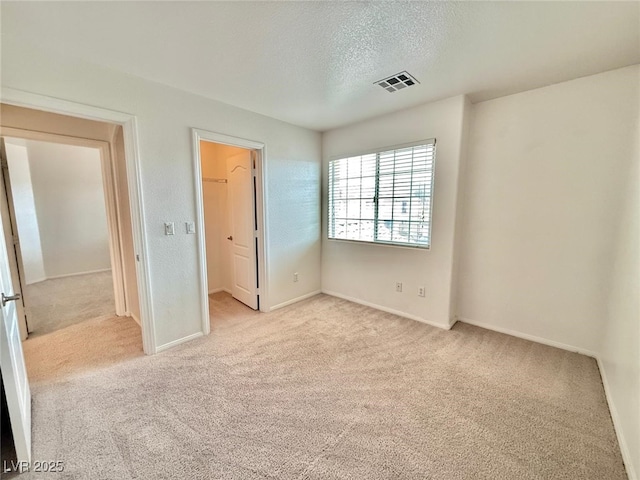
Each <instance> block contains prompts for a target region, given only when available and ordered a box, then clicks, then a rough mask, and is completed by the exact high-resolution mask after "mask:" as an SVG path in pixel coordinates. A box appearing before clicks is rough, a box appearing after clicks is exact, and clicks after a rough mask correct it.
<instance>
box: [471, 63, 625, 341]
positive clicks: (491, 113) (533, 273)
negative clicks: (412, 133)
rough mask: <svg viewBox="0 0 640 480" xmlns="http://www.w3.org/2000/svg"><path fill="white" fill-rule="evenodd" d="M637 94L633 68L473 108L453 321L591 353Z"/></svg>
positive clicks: (599, 330) (600, 326) (602, 311)
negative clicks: (526, 336)
mask: <svg viewBox="0 0 640 480" xmlns="http://www.w3.org/2000/svg"><path fill="white" fill-rule="evenodd" d="M637 89H638V67H637V66H636V67H629V68H625V69H620V70H615V71H612V72H607V73H603V74H600V75H594V76H591V77H585V78H581V79H577V80H573V81H570V82H565V83H561V84H557V85H552V86H549V87H545V88H541V89H537V90H532V91H529V92H524V93H520V94H516V95H511V96H508V97H503V98H499V99H496V100H491V101H487V102H482V103H478V104H476V105H475V107H474V110H475V112H474V119H473V123H472V128H471V134H470V140H469V141H470V144H469V155H468V158H469V161H468V165H467V168H468V170H467V176H466V181H467V184H466V188H465V202H464V209H463V211H464V218H465V220H464V226H463V237H462V238H463V239H464V243H463V247H462V249H461V266H460V285H459V297H458V315H459V318H460V319H463V320H468V321H471V322H475V323H479V324H482V325H485V326H489V327H491V328H496V329H503V330H507V331H514V332H519V333H520V334H527V335H531V336H534V337H540V338H542V339H545V340H547V341H553V342H557V343H559V344H562V345H565V346H569V347H570V348H574V349H576V350H581V351H586V352H592V353H593V352H597V351H598V348H599V341H600V338H601V336H602V334H603V333H604V323H603V321H602V319H603V318H605V316H606V305H607V293H608V289H607V281H608V276H609V268H610V265H611V263H612V261H613V257H612V249H611V243H612V240H613V238H614V234H613V232H615V228H616V217H615V215H613V213H614V212H615V211H616V209H617V206H618V205H617V202H618V198H619V197H618V195H619V191H620V189H621V186H622V185H623V182H624V180H625V178H626V175H627V172H628V168H627V165H628V162H629V159H630V158H631V155H632V141H631V138H632V133H633V128H634V125H635V123H634V122H635V116H636V115H637V102H636V100H637V98H638V95H637Z"/></svg>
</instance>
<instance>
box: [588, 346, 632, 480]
mask: <svg viewBox="0 0 640 480" xmlns="http://www.w3.org/2000/svg"><path fill="white" fill-rule="evenodd" d="M595 358H596V362H597V363H598V370H600V378H602V386H603V387H604V396H605V398H606V399H607V404H608V405H609V413H610V414H611V421H612V422H613V429H614V430H615V432H616V438H617V439H618V446H619V447H620V453H621V454H622V461H623V462H624V466H625V469H626V470H627V476H628V477H629V480H638V475H637V473H636V471H635V469H634V466H633V461H632V459H631V451H630V450H629V446H628V445H627V442H626V441H625V438H624V434H623V433H622V420H620V415H619V414H618V410H617V409H616V405H615V403H613V396H612V395H611V388H610V387H609V381H608V380H607V374H606V373H605V372H606V370H605V368H604V364H603V363H602V360H601V359H600V357H599V356H596V357H595Z"/></svg>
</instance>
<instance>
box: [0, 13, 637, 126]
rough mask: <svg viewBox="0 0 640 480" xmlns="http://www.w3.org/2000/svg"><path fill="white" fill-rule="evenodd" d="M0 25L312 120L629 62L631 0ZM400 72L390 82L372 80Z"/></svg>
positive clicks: (47, 43)
mask: <svg viewBox="0 0 640 480" xmlns="http://www.w3.org/2000/svg"><path fill="white" fill-rule="evenodd" d="M0 8H1V14H2V36H3V39H11V41H12V42H11V43H12V44H13V45H16V44H17V45H19V44H20V42H29V43H33V44H36V45H37V46H40V47H43V48H47V49H53V50H57V51H60V52H63V53H65V54H67V55H71V56H74V57H77V58H81V59H84V60H86V61H89V62H92V63H97V64H100V65H103V66H106V67H110V68H113V69H117V70H121V71H124V72H127V73H130V74H133V75H137V76H139V77H143V78H147V79H150V80H153V81H156V82H160V83H164V84H167V85H171V86H174V87H177V88H180V89H183V90H187V91H190V92H194V93H197V94H200V95H203V96H206V97H209V98H213V99H216V100H220V101H222V102H225V103H228V104H232V105H236V106H239V107H242V108H245V109H247V110H251V111H254V112H258V113H262V114H264V115H268V116H271V117H274V118H278V119H281V120H284V121H287V122H291V123H293V124H297V125H301V126H305V127H309V128H312V129H316V130H326V129H330V128H333V127H337V126H341V125H344V124H347V123H350V122H353V121H357V120H361V119H364V118H367V117H371V116H375V115H378V114H382V113H387V112H390V111H394V110H399V109H402V108H406V107H410V106H413V105H417V104H420V103H424V102H427V101H432V100H437V99H441V98H446V97H449V96H453V95H458V94H463V93H465V94H469V95H470V96H471V99H472V100H473V101H480V100H485V99H490V98H495V97H499V96H503V95H506V94H510V93H515V92H519V91H524V90H529V89H531V88H536V87H540V86H543V85H548V84H551V83H557V82H561V81H565V80H569V79H573V78H577V77H580V76H585V75H590V74H594V73H599V72H602V71H606V70H610V69H614V68H618V67H622V66H626V65H631V64H635V63H640V34H639V30H640V3H639V2H621V3H618V2H583V3H581V2H391V1H388V2H257V3H254V2H69V3H61V2H43V3H35V2H24V3H22V2H21V3H13V2H2V4H1V7H0ZM402 70H407V71H408V72H409V73H411V74H412V75H414V76H415V77H416V78H417V79H418V80H419V81H420V84H419V85H415V86H412V87H411V88H407V89H404V90H401V91H398V92H395V93H388V92H385V91H384V90H383V89H381V88H380V87H378V86H376V85H374V84H373V82H375V81H377V80H380V79H382V78H385V77H388V76H390V75H393V74H395V73H397V72H400V71H402Z"/></svg>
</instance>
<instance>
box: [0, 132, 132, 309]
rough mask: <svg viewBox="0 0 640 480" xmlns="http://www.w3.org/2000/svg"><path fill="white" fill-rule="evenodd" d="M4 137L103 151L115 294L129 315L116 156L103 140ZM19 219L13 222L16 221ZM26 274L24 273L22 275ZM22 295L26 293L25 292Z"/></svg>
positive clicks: (7, 134) (32, 135)
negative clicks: (117, 189) (114, 159)
mask: <svg viewBox="0 0 640 480" xmlns="http://www.w3.org/2000/svg"><path fill="white" fill-rule="evenodd" d="M0 133H1V134H2V136H3V137H13V138H21V139H24V140H35V141H39V142H49V143H59V144H61V145H72V146H77V147H88V148H95V149H97V150H98V151H99V152H100V166H101V170H102V188H103V191H104V203H105V210H106V216H107V226H108V231H109V257H110V263H111V270H112V274H113V292H114V297H115V307H116V315H119V316H124V315H129V314H130V312H129V306H128V305H127V302H126V296H125V283H124V265H123V258H122V245H121V241H120V229H121V227H120V222H119V217H120V214H119V213H118V204H117V201H116V198H117V193H116V183H115V171H114V165H113V157H112V155H111V148H110V146H109V142H106V141H102V140H92V139H87V138H81V137H73V136H68V135H59V134H55V133H45V132H35V131H32V130H24V129H21V128H13V127H0ZM16 220H17V219H12V221H16ZM21 275H24V272H21ZM22 293H23V296H24V293H25V292H22Z"/></svg>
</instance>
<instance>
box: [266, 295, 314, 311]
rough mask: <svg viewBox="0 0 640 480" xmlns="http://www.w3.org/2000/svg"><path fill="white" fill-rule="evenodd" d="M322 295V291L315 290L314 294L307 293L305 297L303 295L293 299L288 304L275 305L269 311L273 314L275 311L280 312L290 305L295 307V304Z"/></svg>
mask: <svg viewBox="0 0 640 480" xmlns="http://www.w3.org/2000/svg"><path fill="white" fill-rule="evenodd" d="M321 293H322V290H314V291H313V292H309V293H305V294H304V295H301V296H299V297H296V298H292V299H291V300H287V301H286V302H282V303H279V304H277V305H274V306H273V307H271V308H270V309H269V311H270V312H273V311H274V310H278V309H279V308H284V307H287V306H289V305H293V304H294V303H298V302H301V301H302V300H306V299H307V298H311V297H315V296H316V295H320V294H321Z"/></svg>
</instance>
